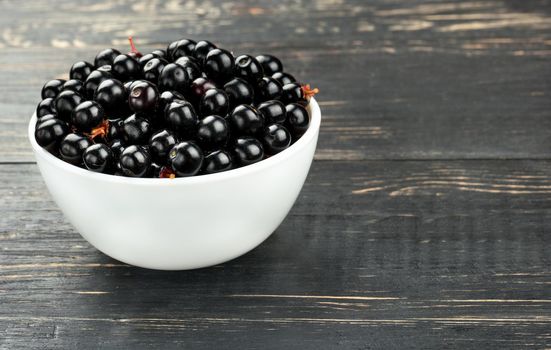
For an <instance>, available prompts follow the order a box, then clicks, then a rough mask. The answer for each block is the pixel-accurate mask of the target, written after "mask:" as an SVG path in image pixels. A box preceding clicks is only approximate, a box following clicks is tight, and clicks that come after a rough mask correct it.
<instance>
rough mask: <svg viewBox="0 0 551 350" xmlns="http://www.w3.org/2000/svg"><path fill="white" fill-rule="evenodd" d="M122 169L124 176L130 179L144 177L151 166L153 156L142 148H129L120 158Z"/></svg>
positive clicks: (134, 146)
mask: <svg viewBox="0 0 551 350" xmlns="http://www.w3.org/2000/svg"><path fill="white" fill-rule="evenodd" d="M119 164H120V169H121V171H122V172H123V174H124V175H126V176H130V177H143V176H145V175H146V174H147V172H148V171H149V167H150V166H151V156H150V155H149V152H148V151H147V150H146V149H145V148H144V147H142V146H137V145H132V146H128V147H126V148H125V149H124V151H123V152H122V153H121V155H120V158H119Z"/></svg>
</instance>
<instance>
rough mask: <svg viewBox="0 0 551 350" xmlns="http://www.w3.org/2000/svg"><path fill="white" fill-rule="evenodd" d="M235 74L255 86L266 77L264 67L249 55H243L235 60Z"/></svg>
mask: <svg viewBox="0 0 551 350" xmlns="http://www.w3.org/2000/svg"><path fill="white" fill-rule="evenodd" d="M234 74H235V76H236V77H239V78H242V79H245V80H246V81H248V82H249V83H251V84H253V85H255V84H256V82H257V81H258V80H260V79H262V77H263V76H264V71H263V70H262V66H261V65H260V63H259V62H258V61H257V60H256V58H254V57H252V56H249V55H241V56H239V57H237V58H236V59H235V68H234Z"/></svg>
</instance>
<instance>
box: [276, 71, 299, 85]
mask: <svg viewBox="0 0 551 350" xmlns="http://www.w3.org/2000/svg"><path fill="white" fill-rule="evenodd" d="M272 78H274V79H275V80H277V81H278V82H279V83H280V84H281V86H285V85H287V84H291V83H294V82H296V81H297V80H296V79H295V77H293V76H292V75H291V74H289V73H285V72H276V73H274V74H272Z"/></svg>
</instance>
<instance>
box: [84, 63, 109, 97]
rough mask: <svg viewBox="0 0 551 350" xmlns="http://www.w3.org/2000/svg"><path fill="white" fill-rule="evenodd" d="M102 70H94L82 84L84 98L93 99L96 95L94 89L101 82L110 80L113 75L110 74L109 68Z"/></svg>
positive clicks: (104, 67) (105, 67)
mask: <svg viewBox="0 0 551 350" xmlns="http://www.w3.org/2000/svg"><path fill="white" fill-rule="evenodd" d="M101 68H103V69H96V70H95V71H93V72H92V73H90V75H88V78H86V81H85V82H84V90H85V91H86V96H88V97H89V98H93V97H94V94H95V93H96V89H97V88H98V86H99V84H101V82H102V81H104V80H107V79H112V78H113V75H112V74H111V66H103V67H101Z"/></svg>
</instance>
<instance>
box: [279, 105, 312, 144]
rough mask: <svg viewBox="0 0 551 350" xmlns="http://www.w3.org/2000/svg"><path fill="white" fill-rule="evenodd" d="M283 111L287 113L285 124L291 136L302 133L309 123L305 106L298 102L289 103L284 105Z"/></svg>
mask: <svg viewBox="0 0 551 350" xmlns="http://www.w3.org/2000/svg"><path fill="white" fill-rule="evenodd" d="M285 111H286V114H287V123H286V125H287V126H288V128H289V131H291V133H292V134H293V136H295V137H296V136H300V135H302V134H304V132H306V130H307V129H308V125H310V117H309V116H308V111H307V110H306V108H304V106H302V105H300V104H298V103H291V104H288V105H287V106H285Z"/></svg>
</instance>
